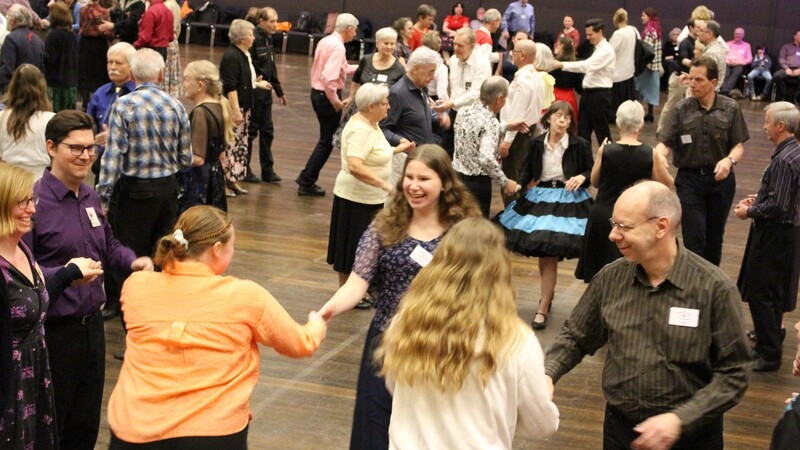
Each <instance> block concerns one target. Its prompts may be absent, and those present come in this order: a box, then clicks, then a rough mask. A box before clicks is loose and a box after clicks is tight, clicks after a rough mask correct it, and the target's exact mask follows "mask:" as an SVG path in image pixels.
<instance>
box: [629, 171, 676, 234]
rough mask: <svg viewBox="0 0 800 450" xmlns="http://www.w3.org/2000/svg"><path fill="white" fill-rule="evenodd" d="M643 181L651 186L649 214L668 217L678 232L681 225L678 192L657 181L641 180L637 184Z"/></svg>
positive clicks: (673, 228) (673, 229)
mask: <svg viewBox="0 0 800 450" xmlns="http://www.w3.org/2000/svg"><path fill="white" fill-rule="evenodd" d="M641 183H647V184H648V187H650V188H651V189H650V199H649V200H650V201H649V202H648V205H647V206H648V207H647V209H648V212H649V213H648V214H647V216H648V217H662V216H666V217H668V218H669V223H670V224H671V225H672V231H673V232H677V230H678V227H680V225H681V201H680V200H679V199H678V194H676V193H675V191H673V190H672V189H668V188H667V187H666V186H664V185H663V184H661V183H658V182H656V181H650V180H648V181H640V182H639V183H636V184H641ZM653 183H655V184H653ZM634 186H635V185H634Z"/></svg>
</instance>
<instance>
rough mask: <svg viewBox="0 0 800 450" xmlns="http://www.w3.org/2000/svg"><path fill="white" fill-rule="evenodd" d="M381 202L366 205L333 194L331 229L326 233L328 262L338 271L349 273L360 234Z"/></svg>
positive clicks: (365, 229)
mask: <svg viewBox="0 0 800 450" xmlns="http://www.w3.org/2000/svg"><path fill="white" fill-rule="evenodd" d="M381 208H383V203H378V204H377V205H366V204H364V203H358V202H352V201H350V200H346V199H343V198H341V197H339V196H336V195H334V196H333V210H332V211H331V230H330V234H329V235H328V264H333V270H335V271H337V272H339V273H350V271H351V270H353V262H355V259H356V249H357V248H358V241H359V240H360V239H361V235H362V234H364V232H365V231H367V228H368V227H369V224H370V223H372V219H373V218H375V214H377V213H378V211H380V210H381Z"/></svg>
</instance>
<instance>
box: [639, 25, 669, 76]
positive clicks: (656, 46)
mask: <svg viewBox="0 0 800 450" xmlns="http://www.w3.org/2000/svg"><path fill="white" fill-rule="evenodd" d="M642 40H643V41H645V42H647V43H648V44H650V45H652V46H653V52H655V54H656V57H655V58H653V62H651V63H650V64H648V65H647V68H648V69H650V70H652V71H653V72H658V69H659V67H660V66H661V61H662V60H663V59H664V49H663V48H662V44H661V39H659V38H658V35H657V34H656V32H655V31H652V30H651V31H649V32H647V33H646V34H645V35H644V36H643V37H642Z"/></svg>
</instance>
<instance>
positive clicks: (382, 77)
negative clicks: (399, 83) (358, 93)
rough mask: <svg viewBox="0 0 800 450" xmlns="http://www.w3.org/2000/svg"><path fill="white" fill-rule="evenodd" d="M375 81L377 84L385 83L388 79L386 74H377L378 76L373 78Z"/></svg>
mask: <svg viewBox="0 0 800 450" xmlns="http://www.w3.org/2000/svg"><path fill="white" fill-rule="evenodd" d="M375 81H377V82H378V83H386V82H387V81H389V77H387V76H386V74H383V73H379V74H378V75H376V76H375Z"/></svg>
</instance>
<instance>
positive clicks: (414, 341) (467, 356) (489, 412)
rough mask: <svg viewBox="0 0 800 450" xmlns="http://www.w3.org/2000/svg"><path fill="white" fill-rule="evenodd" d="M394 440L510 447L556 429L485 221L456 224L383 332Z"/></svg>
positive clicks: (507, 272)
mask: <svg viewBox="0 0 800 450" xmlns="http://www.w3.org/2000/svg"><path fill="white" fill-rule="evenodd" d="M375 361H376V365H378V366H382V370H381V374H382V375H384V376H385V377H386V379H387V386H388V387H389V389H390V391H392V392H393V406H392V417H391V422H390V423H391V424H390V426H389V439H390V442H391V446H392V448H397V449H403V448H466V447H470V448H511V444H512V441H513V439H514V434H515V430H516V429H517V428H519V434H520V435H521V436H525V437H527V438H546V437H548V436H550V435H551V434H553V433H554V432H555V431H556V429H557V428H558V409H557V408H556V406H555V404H553V402H552V400H551V398H550V393H549V390H548V387H547V383H546V381H545V375H544V354H543V352H542V348H541V346H540V345H539V341H538V340H537V339H536V336H535V335H534V334H533V331H531V329H530V328H529V327H528V326H527V325H526V324H525V323H524V322H523V321H522V320H520V319H519V317H518V316H517V308H516V298H515V294H514V286H512V284H511V258H510V256H509V253H508V251H506V249H505V238H504V236H503V233H502V232H501V231H500V230H499V229H498V228H497V227H496V226H495V225H493V224H492V223H491V222H489V221H488V220H486V219H480V218H470V219H465V220H463V221H461V222H459V223H458V224H456V225H454V226H453V227H452V228H451V229H450V231H449V232H448V234H447V236H445V238H444V239H442V242H441V244H440V245H439V248H438V249H437V251H436V254H434V256H433V260H432V261H431V263H430V264H429V265H428V266H426V267H425V268H424V269H422V270H421V271H420V272H419V274H418V275H417V277H416V278H415V279H414V281H413V282H412V283H411V286H410V287H409V289H408V291H407V292H406V294H405V296H404V297H403V301H402V303H401V305H400V308H399V310H398V312H397V315H396V316H395V317H394V319H393V320H392V322H391V324H390V325H389V328H388V329H387V330H386V332H385V333H384V335H383V341H382V342H381V345H380V347H379V348H378V349H377V351H376V352H375Z"/></svg>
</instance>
